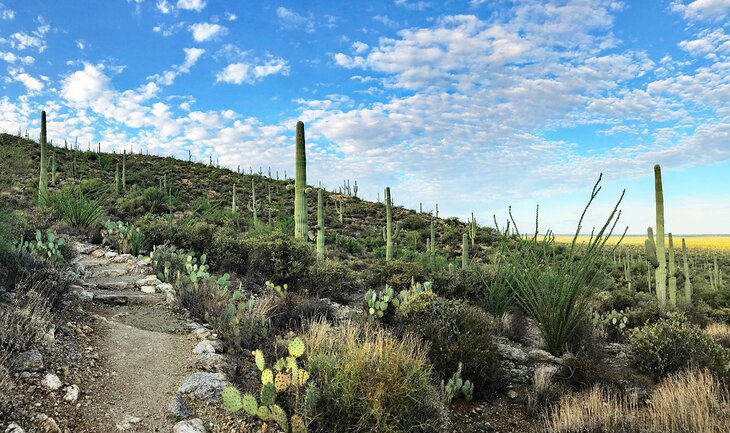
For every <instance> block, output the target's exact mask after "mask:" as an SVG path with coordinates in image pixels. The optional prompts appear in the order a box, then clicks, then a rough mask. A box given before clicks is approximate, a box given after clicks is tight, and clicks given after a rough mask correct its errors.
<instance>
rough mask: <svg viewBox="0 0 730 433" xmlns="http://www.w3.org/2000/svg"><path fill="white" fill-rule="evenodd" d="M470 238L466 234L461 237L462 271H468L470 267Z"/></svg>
mask: <svg viewBox="0 0 730 433" xmlns="http://www.w3.org/2000/svg"><path fill="white" fill-rule="evenodd" d="M468 237H469V236H468V235H467V234H466V233H464V234H463V235H462V236H461V269H466V268H467V267H468V266H469V242H468Z"/></svg>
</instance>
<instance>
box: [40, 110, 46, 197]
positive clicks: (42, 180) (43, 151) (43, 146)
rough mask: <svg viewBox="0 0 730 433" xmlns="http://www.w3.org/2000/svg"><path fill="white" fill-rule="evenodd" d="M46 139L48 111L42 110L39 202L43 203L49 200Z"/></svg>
mask: <svg viewBox="0 0 730 433" xmlns="http://www.w3.org/2000/svg"><path fill="white" fill-rule="evenodd" d="M46 139H47V137H46V112H45V111H41V138H40V145H41V169H40V176H39V177H38V203H39V204H41V205H44V204H46V203H47V201H48V166H47V165H46V152H47V147H48V143H47V142H46Z"/></svg>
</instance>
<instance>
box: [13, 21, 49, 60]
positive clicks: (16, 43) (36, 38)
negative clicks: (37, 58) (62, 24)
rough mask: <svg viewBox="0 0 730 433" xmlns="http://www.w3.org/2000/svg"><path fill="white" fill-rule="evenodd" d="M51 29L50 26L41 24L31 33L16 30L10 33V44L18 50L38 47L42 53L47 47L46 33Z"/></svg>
mask: <svg viewBox="0 0 730 433" xmlns="http://www.w3.org/2000/svg"><path fill="white" fill-rule="evenodd" d="M50 29H51V27H50V26H48V25H45V24H41V25H40V26H39V27H38V28H37V29H36V30H35V31H34V32H32V33H31V34H28V33H24V32H15V33H13V34H12V35H10V46H12V47H13V48H15V49H17V50H25V49H27V48H36V49H37V50H38V52H39V53H42V52H43V51H45V49H46V41H45V35H46V33H48V31H49V30H50Z"/></svg>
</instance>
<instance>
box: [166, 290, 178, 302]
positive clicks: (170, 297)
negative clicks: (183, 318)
mask: <svg viewBox="0 0 730 433" xmlns="http://www.w3.org/2000/svg"><path fill="white" fill-rule="evenodd" d="M165 302H167V303H168V304H169V305H174V304H175V303H176V300H175V292H174V291H173V292H166V293H165Z"/></svg>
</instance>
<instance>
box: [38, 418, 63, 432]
mask: <svg viewBox="0 0 730 433" xmlns="http://www.w3.org/2000/svg"><path fill="white" fill-rule="evenodd" d="M35 419H36V421H38V424H40V427H41V431H43V432H45V433H62V432H61V429H60V428H59V427H58V424H57V423H56V420H55V419H53V418H51V417H49V416H48V415H46V414H40V415H38V416H36V418H35Z"/></svg>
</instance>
